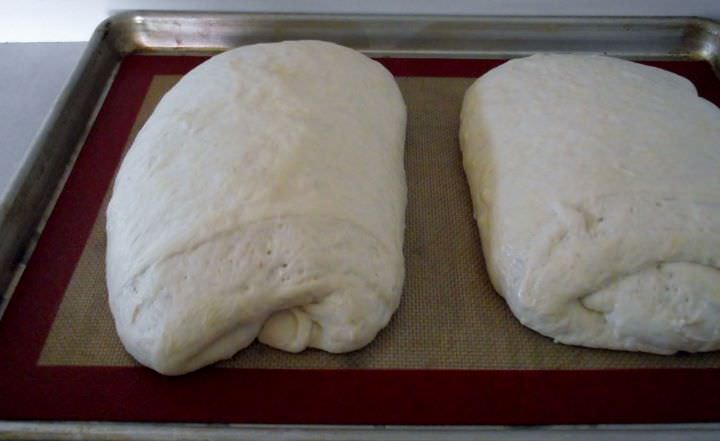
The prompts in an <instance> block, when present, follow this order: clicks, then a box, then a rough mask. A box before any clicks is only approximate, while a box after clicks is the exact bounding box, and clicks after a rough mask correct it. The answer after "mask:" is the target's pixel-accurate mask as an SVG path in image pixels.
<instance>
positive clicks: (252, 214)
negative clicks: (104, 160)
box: [107, 41, 407, 374]
mask: <svg viewBox="0 0 720 441" xmlns="http://www.w3.org/2000/svg"><path fill="white" fill-rule="evenodd" d="M405 122H406V112H405V104H404V102H403V99H402V96H401V94H400V91H399V89H398V87H397V84H396V83H395V80H394V78H393V77H392V75H391V74H390V73H389V72H388V71H387V70H386V69H385V68H384V67H382V66H381V65H380V64H379V63H377V62H375V61H373V60H371V59H369V58H367V57H366V56H364V55H362V54H360V53H359V52H356V51H354V50H351V49H348V48H344V47H342V46H338V45H335V44H331V43H326V42H319V41H296V42H283V43H272V44H258V45H252V46H246V47H242V48H238V49H235V50H231V51H228V52H225V53H223V54H220V55H218V56H215V57H213V58H211V59H210V60H208V61H206V62H205V63H203V64H201V65H200V66H198V67H197V68H195V69H193V70H192V71H191V72H190V73H188V74H187V75H186V76H184V77H183V78H182V79H181V80H180V82H179V83H178V84H177V85H176V86H175V87H173V88H172V89H171V90H170V91H169V92H168V93H167V94H166V95H165V96H164V97H163V99H162V100H161V102H160V103H159V105H158V106H157V108H156V109H155V111H154V112H153V114H152V115H151V116H150V118H149V119H148V121H147V123H146V124H145V126H144V127H143V128H142V130H141V131H140V133H139V134H138V136H137V138H136V140H135V142H134V144H133V145H132V147H131V148H130V150H129V151H128V153H127V155H126V157H125V159H124V160H123V163H122V166H121V167H120V170H119V172H118V174H117V177H116V180H115V185H114V189H113V195H112V199H111V200H110V203H109V206H108V211H107V237H108V251H107V281H108V289H109V301H110V307H111V311H112V314H113V316H114V319H115V324H116V328H117V331H118V334H119V336H120V338H121V340H122V342H123V344H124V345H125V347H126V349H127V350H128V351H129V352H130V353H131V354H132V355H133V356H134V357H135V358H136V359H137V360H138V361H139V362H141V363H142V364H144V365H146V366H149V367H151V368H153V369H155V370H157V371H158V372H161V373H164V374H181V373H185V372H189V371H192V370H195V369H198V368H200V367H203V366H205V365H208V364H210V363H213V362H215V361H218V360H221V359H226V358H229V357H231V356H232V355H233V354H235V353H236V352H237V351H238V350H240V349H242V348H244V347H246V346H248V345H249V344H250V343H251V342H252V341H253V340H254V339H255V338H256V337H259V339H260V341H262V342H263V343H265V344H268V345H270V346H273V347H276V348H279V349H282V350H286V351H291V352H299V351H302V350H304V349H305V348H308V347H313V348H320V349H323V350H326V351H329V352H345V351H352V350H355V349H359V348H361V347H363V346H365V345H367V344H368V343H369V342H370V341H371V340H372V339H373V338H374V337H375V335H376V334H377V333H378V332H379V331H380V329H382V328H383V327H384V326H385V325H386V324H387V323H388V321H389V320H390V318H391V316H392V314H393V312H394V311H395V309H396V308H397V306H398V304H399V301H400V294H401V288H402V284H403V278H404V262H403V255H402V243H403V231H404V226H405V223H404V220H405V219H404V217H405V205H406V197H407V195H406V193H407V192H406V184H405V172H404V168H403V151H404V141H405Z"/></svg>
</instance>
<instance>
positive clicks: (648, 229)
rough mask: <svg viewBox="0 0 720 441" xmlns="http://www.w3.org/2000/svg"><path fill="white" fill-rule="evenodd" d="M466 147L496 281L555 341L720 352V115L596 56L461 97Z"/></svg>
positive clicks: (678, 84)
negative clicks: (718, 350)
mask: <svg viewBox="0 0 720 441" xmlns="http://www.w3.org/2000/svg"><path fill="white" fill-rule="evenodd" d="M461 118H462V123H461V130H460V142H461V148H462V153H463V163H464V167H465V172H466V175H467V178H468V181H469V185H470V190H471V193H472V198H473V205H474V209H475V217H476V219H477V222H478V226H479V229H480V233H481V238H482V242H483V251H484V255H485V260H486V264H487V268H488V272H489V275H490V278H491V281H492V283H493V285H494V287H495V288H496V290H497V291H498V292H499V293H500V294H501V295H502V296H503V297H504V298H505V299H506V301H507V302H508V304H509V306H510V308H511V309H512V311H513V313H514V314H515V316H516V317H517V318H518V319H519V320H520V321H521V322H522V323H523V324H525V325H526V326H528V327H530V328H532V329H534V330H535V331H538V332H540V333H542V334H544V335H546V336H549V337H552V338H553V339H555V340H556V341H558V342H561V343H567V344H577V345H584V346H590V347H598V348H610V349H620V350H633V351H645V352H651V353H658V354H672V353H675V352H677V351H690V352H699V351H711V350H716V349H719V348H720V110H719V109H718V108H717V107H716V106H715V105H713V104H712V103H710V102H708V101H706V100H704V99H702V98H699V97H698V96H697V92H696V90H695V87H694V86H693V85H692V83H690V82H689V81H688V80H686V79H685V78H682V77H680V76H677V75H675V74H672V73H670V72H667V71H663V70H660V69H657V68H654V67H648V66H644V65H640V64H636V63H632V62H629V61H624V60H619V59H614V58H610V57H603V56H586V55H551V54H540V55H535V56H532V57H528V58H524V59H517V60H513V61H509V62H507V63H505V64H503V65H502V66H500V67H498V68H496V69H493V70H492V71H490V72H488V73H487V74H486V75H484V76H482V77H481V78H479V79H478V80H477V81H476V82H475V83H474V84H473V86H472V87H471V88H470V89H469V90H468V91H467V93H466V95H465V99H464V103H463V109H462V115H461Z"/></svg>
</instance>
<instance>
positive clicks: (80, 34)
mask: <svg viewBox="0 0 720 441" xmlns="http://www.w3.org/2000/svg"><path fill="white" fill-rule="evenodd" d="M127 9H154V10H199V9H203V10H215V11H246V12H326V13H386V14H413V13H414V14H498V15H508V14H514V15H517V14H527V15H655V16H658V15H695V16H704V17H708V18H713V19H718V20H720V0H438V1H431V0H415V1H413V0H396V1H390V0H388V1H383V0H365V1H362V0H335V1H333V0H295V1H293V0H275V1H262V0H208V1H202V0H127V1H122V0H0V42H8V41H24V42H27V41H86V40H87V39H88V38H89V37H90V34H91V33H92V31H93V29H94V28H95V26H96V25H97V24H98V23H99V22H100V21H102V20H103V19H104V18H106V17H107V16H108V15H110V14H112V13H113V12H117V11H120V10H127Z"/></svg>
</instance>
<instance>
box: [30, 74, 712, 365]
mask: <svg viewBox="0 0 720 441" xmlns="http://www.w3.org/2000/svg"><path fill="white" fill-rule="evenodd" d="M179 78H180V77H179V76H157V77H155V78H154V80H153V82H152V84H151V86H150V91H149V93H148V95H147V97H146V98H145V101H144V103H143V107H142V110H141V112H140V114H139V115H138V120H137V121H136V123H135V127H134V128H133V132H132V136H131V139H132V137H134V134H135V133H136V131H137V130H138V129H139V128H140V127H141V126H142V124H143V123H144V121H145V120H146V119H147V117H148V116H149V114H150V112H151V111H152V109H153V108H154V106H155V105H156V103H157V102H158V100H159V99H160V97H161V96H162V95H163V94H164V93H165V91H167V90H168V89H169V88H170V87H172V85H173V84H175V83H176V82H177V81H178V79H179ZM398 83H399V84H400V88H401V90H402V92H403V95H404V97H405V101H406V103H407V108H408V127H407V144H406V155H405V167H406V171H407V179H408V211H407V229H406V232H405V262H406V269H407V278H406V281H405V289H404V294H403V299H402V304H401V305H400V308H399V309H398V311H397V313H396V314H395V316H394V318H393V320H392V321H391V322H390V325H389V326H388V327H387V328H386V329H385V330H383V331H382V332H381V333H380V334H379V335H378V337H377V339H376V340H375V341H374V342H373V343H371V344H370V345H369V346H367V347H366V348H364V349H362V350H360V351H356V352H353V353H349V354H342V355H331V354H326V353H324V352H321V351H317V350H309V351H305V352H304V353H302V354H297V355H294V354H287V353H283V352H281V351H278V350H275V349H271V348H268V347H265V346H263V345H261V344H259V343H255V344H253V345H251V346H250V347H249V348H247V349H245V350H243V351H241V352H239V353H238V354H237V355H235V357H233V358H232V359H230V360H227V361H224V362H222V363H221V364H220V365H221V366H224V367H233V368H251V367H252V368H409V369H414V368H419V369H608V368H655V367H674V368H678V367H718V366H720V353H713V354H696V355H681V356H672V357H664V356H657V355H649V354H637V353H626V352H613V351H604V350H597V349H586V348H578V347H569V346H563V345H559V344H555V343H553V342H552V341H551V340H550V339H547V338H545V337H542V336H540V335H538V334H536V333H534V332H532V331H530V330H529V329H526V328H524V327H523V326H522V325H520V324H519V322H518V321H516V320H515V319H514V317H513V316H512V314H511V313H510V311H509V309H508V308H507V307H506V305H505V303H504V301H503V300H502V298H500V297H499V296H498V295H497V294H496V293H495V292H494V291H493V289H492V287H491V285H490V282H489V280H488V277H487V274H486V272H485V264H484V262H483V257H482V251H481V247H480V239H479V236H478V232H477V228H476V225H475V223H474V220H473V217H472V206H471V202H470V195H469V191H468V188H467V183H466V181H465V176H464V174H463V170H462V165H461V158H460V151H459V148H458V140H457V132H458V124H459V115H460V105H461V102H462V97H463V93H464V92H465V89H466V88H467V87H468V86H469V85H470V84H471V83H472V79H468V78H420V77H403V78H398ZM106 203H107V198H106ZM104 227H105V204H104V205H103V207H102V209H101V213H100V215H99V216H98V218H97V221H96V223H95V226H94V228H93V230H92V233H91V235H90V238H89V240H88V242H87V244H86V246H85V250H84V252H83V254H82V257H81V258H80V261H79V263H78V266H77V268H76V269H75V273H74V274H73V277H72V280H71V282H70V284H69V286H68V289H67V292H66V293H65V296H64V298H63V301H62V304H61V306H60V309H59V311H58V314H57V317H56V319H55V322H54V323H53V326H52V329H51V332H50V335H49V336H48V339H47V341H46V343H45V347H44V348H43V351H42V354H41V356H40V360H39V364H41V365H75V366H79V365H82V366H133V365H136V362H135V361H134V360H133V359H132V358H131V357H130V356H129V355H128V354H127V353H126V352H125V350H124V349H123V347H122V344H121V343H120V340H119V339H118V337H117V335H116V334H115V328H114V324H113V320H112V317H111V315H110V311H109V309H108V304H107V291H106V288H105V228H104Z"/></svg>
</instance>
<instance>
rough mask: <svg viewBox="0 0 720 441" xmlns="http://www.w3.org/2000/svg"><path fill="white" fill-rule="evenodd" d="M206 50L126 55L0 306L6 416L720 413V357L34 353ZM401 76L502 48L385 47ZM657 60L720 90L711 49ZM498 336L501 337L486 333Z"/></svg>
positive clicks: (463, 68)
mask: <svg viewBox="0 0 720 441" xmlns="http://www.w3.org/2000/svg"><path fill="white" fill-rule="evenodd" d="M204 59H205V58H201V57H161V56H129V57H127V58H126V59H125V60H124V61H123V63H122V65H121V68H120V69H119V71H118V74H117V77H116V79H115V81H114V84H113V86H112V88H111V89H110V92H109V94H108V96H107V98H106V99H105V102H104V104H103V106H102V109H101V111H100V113H99V115H98V117H97V120H96V121H95V123H94V126H93V128H92V130H91V132H90V134H89V136H88V139H87V141H86V143H85V146H84V147H83V149H82V151H81V153H80V155H79V157H78V160H77V162H76V164H75V166H74V168H73V171H72V173H71V175H70V177H69V179H68V181H67V183H66V184H65V188H64V189H63V192H62V194H61V196H60V198H59V200H58V202H57V204H56V206H55V208H54V210H53V213H52V215H51V217H50V219H49V221H48V223H47V226H46V227H45V230H44V231H43V234H42V236H41V238H40V240H39V242H38V246H37V248H36V250H35V252H34V254H33V256H32V257H31V259H30V262H29V263H28V266H27V269H26V270H25V273H24V274H23V276H22V278H21V280H20V283H19V284H18V287H17V289H16V291H15V293H14V296H13V298H12V300H11V302H10V304H9V305H8V309H7V311H6V313H5V316H4V317H3V319H2V320H0V354H1V355H0V419H33V420H104V421H174V422H209V423H212V422H218V423H319V424H573V423H660V422H697V421H717V420H720V369H636V370H580V371H550V370H543V371H532V370H477V371H471V370H351V369H346V370H289V369H288V370H280V369H221V368H214V367H210V368H206V369H203V370H200V371H198V372H195V373H192V374H189V375H185V376H182V377H163V376H161V375H158V374H156V373H154V372H152V371H151V370H149V369H145V368H139V367H71V366H60V367H48V366H37V364H36V362H37V360H38V357H39V355H40V351H41V350H42V347H43V344H44V342H45V339H46V337H47V335H48V333H49V331H50V327H51V325H52V322H53V320H54V317H55V314H56V312H57V308H58V307H59V304H60V301H61V300H62V296H63V294H64V291H65V288H66V287H67V284H68V283H69V280H70V278H71V276H72V273H73V271H74V268H75V265H76V264H77V261H78V259H79V257H80V255H81V253H82V250H83V246H84V244H85V242H86V240H87V237H88V235H89V233H90V229H91V228H92V225H93V223H94V222H95V219H96V217H97V214H98V211H99V209H100V206H101V204H102V200H103V197H104V195H105V194H106V192H107V190H108V186H109V185H110V182H111V180H112V177H113V174H114V171H115V169H116V167H117V166H118V164H119V161H120V159H121V155H122V150H123V146H124V145H125V142H126V140H127V137H128V134H129V132H130V130H131V128H132V125H133V122H134V120H135V117H136V115H137V113H138V111H139V109H140V106H141V104H142V101H143V98H144V96H145V94H146V93H147V90H148V87H149V86H150V82H151V80H152V78H153V76H154V75H159V74H183V73H186V72H187V71H188V70H190V69H191V68H193V67H194V66H196V65H197V64H198V63H200V62H202V61H203V60H204ZM381 61H382V62H383V64H385V65H386V66H387V67H388V68H389V69H390V70H391V71H392V72H393V73H394V74H395V75H399V76H455V77H463V76H477V75H479V74H482V73H483V72H485V71H487V70H488V69H489V68H492V67H494V66H496V65H498V64H500V63H501V61H497V60H439V59H438V60H428V59H383V60H381ZM651 64H653V65H656V66H659V67H663V68H666V69H668V70H672V71H675V72H677V73H679V74H681V75H684V76H686V77H688V78H689V79H691V80H692V81H693V82H694V83H695V84H696V86H697V87H698V89H699V90H700V91H701V95H704V96H705V97H706V98H708V99H710V100H711V101H713V102H715V103H716V104H720V88H719V87H718V80H717V78H716V77H715V76H714V74H713V73H712V70H711V69H710V67H709V65H708V64H706V63H703V62H660V63H651ZM487 344H492V342H488V343H487Z"/></svg>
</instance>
